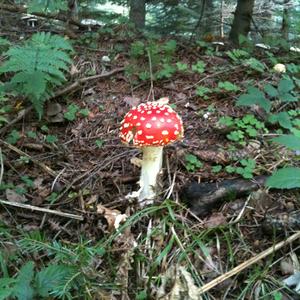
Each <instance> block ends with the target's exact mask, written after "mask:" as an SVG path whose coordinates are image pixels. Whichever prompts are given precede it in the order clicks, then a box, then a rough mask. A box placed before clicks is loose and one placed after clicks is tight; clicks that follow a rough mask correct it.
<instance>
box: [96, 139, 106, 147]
mask: <svg viewBox="0 0 300 300" xmlns="http://www.w3.org/2000/svg"><path fill="white" fill-rule="evenodd" d="M95 144H96V146H97V147H98V148H102V147H103V145H104V141H103V140H96V141H95Z"/></svg>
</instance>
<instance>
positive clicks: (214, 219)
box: [204, 213, 227, 228]
mask: <svg viewBox="0 0 300 300" xmlns="http://www.w3.org/2000/svg"><path fill="white" fill-rule="evenodd" d="M226 223H227V221H226V217H225V216H224V215H223V214H222V213H214V214H212V215H211V216H210V217H209V218H208V219H207V220H206V221H205V223H204V226H205V227H206V228H214V227H217V226H220V225H224V224H226Z"/></svg>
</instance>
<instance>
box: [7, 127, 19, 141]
mask: <svg viewBox="0 0 300 300" xmlns="http://www.w3.org/2000/svg"><path fill="white" fill-rule="evenodd" d="M20 138H21V135H20V133H19V132H18V131H17V130H15V129H14V130H12V131H11V132H10V133H9V135H8V136H7V138H6V141H7V142H8V143H10V144H12V145H15V144H16V143H17V142H18V141H19V140H20Z"/></svg>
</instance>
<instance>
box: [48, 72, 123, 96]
mask: <svg viewBox="0 0 300 300" xmlns="http://www.w3.org/2000/svg"><path fill="white" fill-rule="evenodd" d="M123 70H124V68H123V67H122V68H116V69H114V70H111V71H109V72H107V73H104V74H98V75H93V76H89V77H84V78H80V79H78V80H76V81H75V82H73V83H71V84H70V85H68V86H67V87H65V88H64V89H62V90H58V91H57V92H56V93H55V94H54V95H53V96H52V97H51V98H50V99H54V98H57V97H60V96H62V95H64V94H67V93H70V92H73V91H75V90H77V89H78V88H80V87H81V86H82V84H84V83H86V82H88V81H91V80H95V79H103V78H108V77H110V76H112V75H114V74H117V73H119V72H122V71H123Z"/></svg>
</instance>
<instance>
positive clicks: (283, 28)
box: [281, 0, 290, 41]
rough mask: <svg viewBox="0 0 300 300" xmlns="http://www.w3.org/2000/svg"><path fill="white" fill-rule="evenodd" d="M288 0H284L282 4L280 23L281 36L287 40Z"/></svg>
mask: <svg viewBox="0 0 300 300" xmlns="http://www.w3.org/2000/svg"><path fill="white" fill-rule="evenodd" d="M289 2H290V0H285V1H284V4H283V14H282V25H281V33H282V37H283V38H284V39H285V40H286V41H288V39H289V9H288V4H289Z"/></svg>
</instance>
